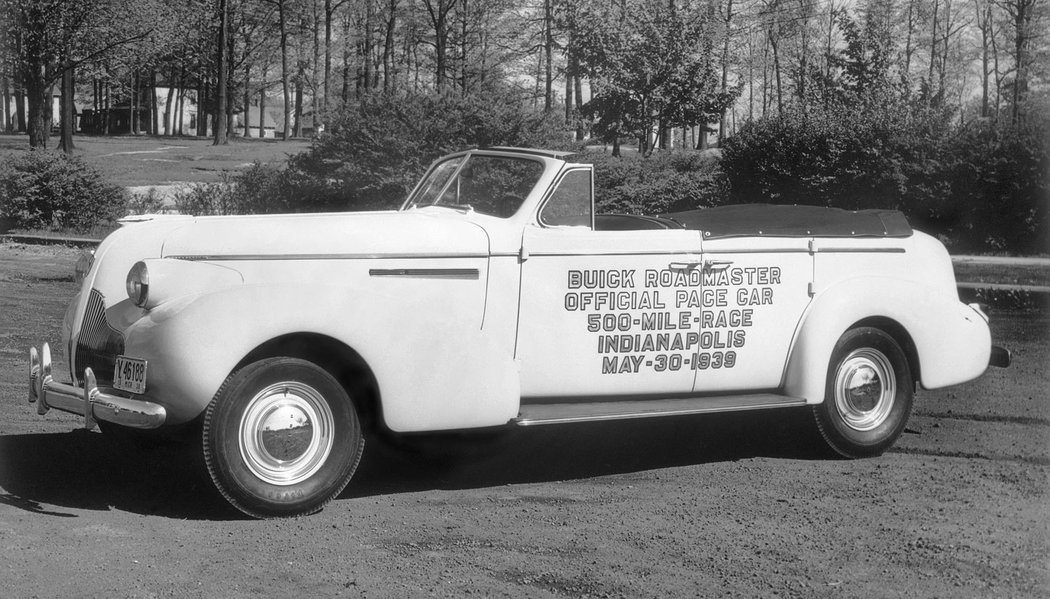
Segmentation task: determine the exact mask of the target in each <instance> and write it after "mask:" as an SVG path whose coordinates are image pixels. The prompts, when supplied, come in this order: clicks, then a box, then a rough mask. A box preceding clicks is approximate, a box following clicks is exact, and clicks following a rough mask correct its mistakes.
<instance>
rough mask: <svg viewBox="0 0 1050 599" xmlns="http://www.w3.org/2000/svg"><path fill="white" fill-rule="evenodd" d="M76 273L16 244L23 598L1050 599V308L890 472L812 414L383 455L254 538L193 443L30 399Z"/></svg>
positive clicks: (8, 429)
mask: <svg viewBox="0 0 1050 599" xmlns="http://www.w3.org/2000/svg"><path fill="white" fill-rule="evenodd" d="M75 259H76V252H75V251H73V250H65V249H57V248H49V247H34V246H15V245H10V244H8V245H0V554H2V555H3V557H2V558H0V589H2V590H0V595H2V596H4V597H169V596H170V597H222V598H237V597H253V598H254V597H286V596H299V597H386V596H455V597H459V596H463V595H471V594H472V595H477V596H486V597H487V596H507V597H670V596H730V597H806V598H809V597H843V598H846V597H951V598H958V597H1011V598H1015V597H1047V596H1050V561H1048V558H1047V556H1048V555H1050V501H1048V498H1050V485H1048V482H1050V477H1048V472H1050V400H1048V399H1047V398H1046V395H1047V389H1048V388H1050V368H1048V365H1050V343H1048V341H1050V318H1048V317H1047V316H1046V315H1041V316H1038V315H1037V316H1033V315H1017V314H1000V315H997V316H996V317H995V320H994V327H993V335H994V336H995V338H996V339H997V341H998V342H1000V343H1002V344H1004V345H1006V346H1008V347H1010V348H1011V349H1012V350H1013V351H1014V358H1015V361H1014V365H1013V366H1012V367H1011V368H1010V369H1008V370H991V371H989V372H988V373H987V374H986V375H985V376H984V377H982V378H981V379H980V380H978V381H976V382H973V383H970V384H967V385H963V386H959V387H955V388H952V389H950V390H946V391H936V392H923V393H921V394H920V395H919V396H918V398H917V401H916V410H917V411H916V414H915V416H914V417H913V419H912V421H911V423H910V425H909V431H908V433H907V434H905V435H904V436H903V438H902V439H901V440H900V441H899V442H898V444H897V447H896V448H895V449H894V450H892V451H891V452H890V453H888V454H887V455H885V456H883V457H880V458H877V459H870V460H860V461H844V460H837V459H829V458H827V457H825V456H824V455H823V454H822V452H821V450H820V447H819V444H816V443H812V442H811V439H812V437H811V434H810V433H811V429H810V428H808V427H809V419H808V414H807V413H806V412H805V411H799V412H783V411H782V412H774V413H766V414H755V413H744V414H740V415H730V416H717V417H712V416H706V417H695V418H679V419H666V420H662V419H661V420H649V421H642V422H634V423H606V424H600V425H597V424H596V425H587V426H564V427H549V428H545V429H539V430H528V431H521V432H516V433H514V434H510V435H508V436H507V437H506V438H503V439H501V440H499V441H497V442H495V443H493V444H489V445H486V446H484V447H482V448H480V450H478V449H477V448H473V447H471V446H470V445H469V444H463V443H460V444H458V446H459V447H460V450H459V451H458V452H449V453H447V454H446V455H444V456H442V457H441V458H440V459H432V458H427V457H425V456H422V455H420V454H416V453H411V452H405V451H395V450H392V449H390V448H388V447H386V446H384V445H382V444H380V443H377V442H374V441H373V442H371V443H370V444H369V445H368V446H367V447H366V450H365V458H364V461H363V463H362V466H361V468H360V469H359V471H358V475H357V476H356V477H355V479H354V481H353V482H352V483H351V484H350V487H349V488H348V489H347V491H346V492H345V493H344V494H343V495H342V496H341V497H340V498H339V499H337V500H336V501H334V502H333V503H331V504H330V505H329V506H328V507H327V508H325V510H324V511H323V512H321V513H319V514H317V515H314V516H311V517H308V518H301V519H294V520H283V521H252V520H246V519H244V518H242V517H241V516H240V515H239V513H238V512H235V511H233V510H232V509H230V508H228V507H226V505H225V503H224V502H223V500H222V498H221V497H220V496H219V495H218V493H217V492H215V491H214V490H213V489H212V486H211V483H210V481H208V480H207V475H206V474H202V473H201V471H200V469H199V468H198V467H197V463H196V461H195V460H194V459H193V458H192V456H191V455H190V454H189V453H188V452H187V450H186V448H180V447H164V448H161V449H157V450H152V451H145V450H138V449H128V448H126V447H120V446H115V445H113V444H112V443H110V442H109V439H108V438H106V437H105V436H104V435H102V434H100V433H98V432H88V431H85V430H83V429H80V428H78V424H77V421H76V419H75V418H73V417H71V416H66V415H62V414H57V413H54V412H52V413H50V414H48V415H47V416H46V417H39V416H37V415H36V410H35V407H31V406H30V405H29V404H27V403H26V401H25V397H26V360H27V358H26V353H27V350H28V347H29V346H30V345H31V344H34V343H36V344H39V343H41V342H42V341H45V340H51V341H52V344H53V345H55V342H57V341H58V339H59V328H60V323H61V319H62V314H63V312H64V307H65V304H66V302H67V301H68V299H69V297H70V296H71V295H72V294H73V291H74V289H73V283H72V279H71V277H70V274H69V273H71V272H72V267H73V263H74V262H75ZM57 359H58V361H59V362H64V359H65V357H64V355H62V354H61V352H59V355H58V356H57ZM59 367H60V368H61V364H60V365H59Z"/></svg>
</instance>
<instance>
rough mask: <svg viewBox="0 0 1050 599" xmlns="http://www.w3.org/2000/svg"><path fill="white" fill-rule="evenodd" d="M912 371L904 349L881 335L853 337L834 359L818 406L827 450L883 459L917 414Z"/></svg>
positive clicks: (866, 332) (870, 331)
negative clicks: (821, 401)
mask: <svg viewBox="0 0 1050 599" xmlns="http://www.w3.org/2000/svg"><path fill="white" fill-rule="evenodd" d="M913 396H914V392H913V389H912V376H911V368H910V367H909V365H908V359H907V357H906V356H905V355H904V351H903V350H901V348H900V345H898V344H897V342H896V341H895V340H894V339H893V337H890V336H889V335H888V334H886V333H885V332H883V331H882V330H880V329H875V328H871V327H859V328H856V329H851V330H849V331H847V332H846V333H845V334H844V335H843V336H842V338H841V339H839V341H838V343H837V344H836V345H835V349H834V351H833V352H832V354H831V363H830V364H829V366H828V375H827V387H826V391H825V392H824V402H823V403H821V404H819V405H815V406H813V414H814V416H815V417H816V421H817V428H818V430H819V431H820V434H821V436H822V437H823V438H824V440H825V441H826V442H827V444H828V445H829V446H830V447H831V449H833V450H834V451H836V452H837V453H839V454H840V455H843V456H845V457H848V458H862V457H871V456H877V455H881V454H882V453H883V452H885V451H886V450H887V449H889V448H890V447H891V446H892V445H893V443H894V442H895V441H896V440H897V437H899V436H900V434H901V433H902V432H904V427H905V425H907V423H908V416H909V415H910V414H911V406H912V398H913Z"/></svg>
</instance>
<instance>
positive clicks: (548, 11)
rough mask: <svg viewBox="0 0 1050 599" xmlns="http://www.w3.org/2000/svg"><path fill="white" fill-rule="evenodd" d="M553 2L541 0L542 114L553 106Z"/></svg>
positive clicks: (551, 0)
mask: <svg viewBox="0 0 1050 599" xmlns="http://www.w3.org/2000/svg"><path fill="white" fill-rule="evenodd" d="M553 53H554V2H553V0H543V60H544V65H543V69H544V70H543V82H544V86H543V112H550V111H551V108H552V107H553V104H554V65H553V62H554V61H553Z"/></svg>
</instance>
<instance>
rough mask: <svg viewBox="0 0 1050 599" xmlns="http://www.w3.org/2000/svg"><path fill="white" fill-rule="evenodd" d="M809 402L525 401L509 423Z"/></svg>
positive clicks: (759, 397) (775, 398)
mask: <svg viewBox="0 0 1050 599" xmlns="http://www.w3.org/2000/svg"><path fill="white" fill-rule="evenodd" d="M804 405H806V400H804V399H802V398H799V397H788V396H786V395H776V394H774V393H760V394H756V395H723V396H718V397H690V398H685V399H681V398H679V399H648V400H630V401H604V402H592V403H557V404H524V405H522V406H521V410H520V411H519V412H518V417H517V418H515V419H513V420H511V421H510V423H511V424H514V425H517V426H537V425H541V424H569V423H573V422H598V421H602V420H626V419H630V418H655V417H657V416H685V415H688V414H710V413H714V412H736V411H740V410H766V409H769V408H790V407H796V406H804Z"/></svg>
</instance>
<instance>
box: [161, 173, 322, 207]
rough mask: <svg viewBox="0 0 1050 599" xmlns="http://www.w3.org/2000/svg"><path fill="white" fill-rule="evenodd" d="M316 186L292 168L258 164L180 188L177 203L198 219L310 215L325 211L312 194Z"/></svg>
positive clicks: (176, 193)
mask: <svg viewBox="0 0 1050 599" xmlns="http://www.w3.org/2000/svg"><path fill="white" fill-rule="evenodd" d="M298 179H302V180H298ZM315 186H317V183H316V182H314V181H310V180H307V179H306V178H304V177H302V176H301V175H297V174H296V173H295V172H293V171H291V170H290V169H287V168H279V167H275V166H270V165H264V164H260V163H258V162H256V163H255V164H253V165H252V166H251V167H249V168H248V170H246V171H244V172H243V173H239V174H237V175H231V174H230V173H229V172H223V173H222V174H221V180H220V181H217V182H213V183H193V184H190V185H186V186H183V187H180V188H179V189H176V190H175V193H174V203H175V208H176V210H178V211H179V212H180V213H182V214H192V215H195V216H201V215H225V214H281V213H287V212H309V211H312V210H322V209H323V208H324V205H323V204H320V203H318V202H317V201H316V198H315V197H313V196H311V194H310V193H309V190H310V189H311V188H312V187H315Z"/></svg>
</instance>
